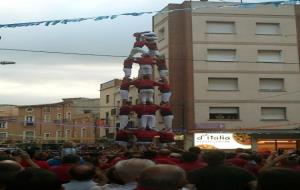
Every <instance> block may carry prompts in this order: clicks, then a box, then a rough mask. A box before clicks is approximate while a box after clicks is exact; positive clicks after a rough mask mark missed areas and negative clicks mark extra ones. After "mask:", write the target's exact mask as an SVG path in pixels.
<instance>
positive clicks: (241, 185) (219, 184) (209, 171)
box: [188, 150, 255, 190]
mask: <svg viewBox="0 0 300 190" xmlns="http://www.w3.org/2000/svg"><path fill="white" fill-rule="evenodd" d="M224 159H225V153H224V152H223V151H220V150H213V151H209V152H206V153H204V154H203V160H204V161H205V162H206V163H207V164H208V166H207V167H204V168H202V169H196V170H193V171H191V172H190V173H189V174H188V180H189V182H190V183H192V184H194V185H195V186H196V188H197V189H198V190H200V189H201V190H247V189H250V188H251V189H253V188H254V185H255V177H254V175H253V174H251V173H250V172H248V171H246V170H244V169H242V168H238V167H234V166H227V165H224Z"/></svg>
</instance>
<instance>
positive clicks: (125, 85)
mask: <svg viewBox="0 0 300 190" xmlns="http://www.w3.org/2000/svg"><path fill="white" fill-rule="evenodd" d="M129 86H130V85H129V80H124V79H123V80H122V83H121V85H120V89H121V90H129Z"/></svg>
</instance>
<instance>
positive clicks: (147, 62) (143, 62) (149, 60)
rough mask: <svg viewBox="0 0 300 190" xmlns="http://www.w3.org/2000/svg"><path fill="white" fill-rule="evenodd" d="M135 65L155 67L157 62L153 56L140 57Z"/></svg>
mask: <svg viewBox="0 0 300 190" xmlns="http://www.w3.org/2000/svg"><path fill="white" fill-rule="evenodd" d="M134 62H135V63H138V64H140V65H154V64H156V60H155V59H154V58H153V57H151V56H144V57H138V58H136V59H135V60H134Z"/></svg>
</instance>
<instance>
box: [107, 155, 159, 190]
mask: <svg viewBox="0 0 300 190" xmlns="http://www.w3.org/2000/svg"><path fill="white" fill-rule="evenodd" d="M152 166H155V163H154V162H152V161H151V160H146V159H139V158H132V159H129V160H121V161H119V162H118V163H117V164H116V165H115V168H116V174H117V175H118V176H119V177H120V179H121V180H122V182H123V183H124V185H122V186H120V187H118V188H112V189H114V190H132V189H134V188H136V185H137V182H136V180H137V178H138V177H139V175H140V174H141V173H142V171H143V170H144V169H146V168H149V167H152Z"/></svg>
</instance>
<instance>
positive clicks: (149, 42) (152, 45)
mask: <svg viewBox="0 0 300 190" xmlns="http://www.w3.org/2000/svg"><path fill="white" fill-rule="evenodd" d="M157 39H158V38H157V37H152V36H149V37H148V36H145V37H144V41H145V46H146V47H147V48H148V49H149V51H148V54H149V55H150V56H152V57H159V56H160V54H159V51H158V48H157V43H156V40H157Z"/></svg>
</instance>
